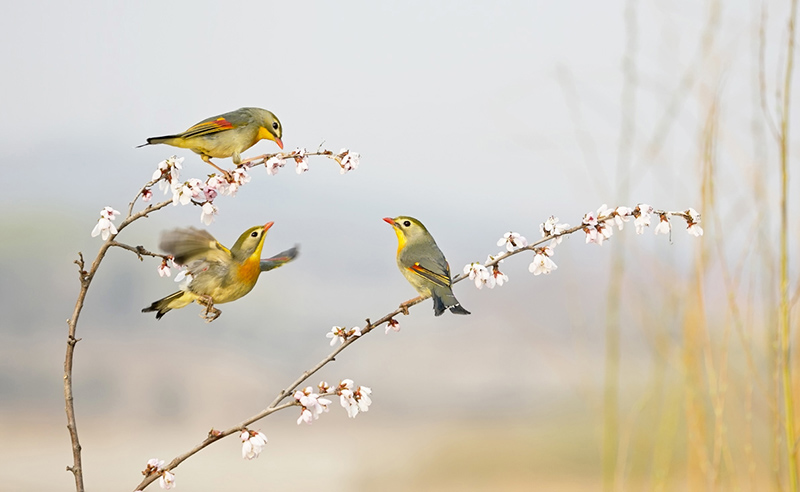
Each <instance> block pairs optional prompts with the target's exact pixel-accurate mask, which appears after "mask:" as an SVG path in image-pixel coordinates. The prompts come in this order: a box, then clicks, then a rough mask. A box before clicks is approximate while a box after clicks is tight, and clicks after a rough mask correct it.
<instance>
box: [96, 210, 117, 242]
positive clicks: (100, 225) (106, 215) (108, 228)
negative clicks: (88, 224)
mask: <svg viewBox="0 0 800 492" xmlns="http://www.w3.org/2000/svg"><path fill="white" fill-rule="evenodd" d="M117 215H119V212H118V211H116V210H114V209H113V208H111V207H104V208H103V210H101V211H100V218H99V219H98V220H97V224H95V226H94V229H92V237H97V236H98V235H102V236H101V237H102V238H103V241H105V240H106V239H108V238H109V237H110V236H112V235H116V234H117V233H118V232H119V231H117V228H116V227H115V226H114V223H113V222H112V221H113V220H114V219H115V218H116V216H117Z"/></svg>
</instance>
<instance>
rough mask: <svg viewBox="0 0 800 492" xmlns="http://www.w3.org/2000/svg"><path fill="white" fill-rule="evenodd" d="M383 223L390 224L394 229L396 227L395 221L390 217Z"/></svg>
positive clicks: (384, 219) (385, 218)
mask: <svg viewBox="0 0 800 492" xmlns="http://www.w3.org/2000/svg"><path fill="white" fill-rule="evenodd" d="M383 221H384V222H386V223H387V224H390V225H391V226H392V227H394V219H390V218H389V217H384V218H383Z"/></svg>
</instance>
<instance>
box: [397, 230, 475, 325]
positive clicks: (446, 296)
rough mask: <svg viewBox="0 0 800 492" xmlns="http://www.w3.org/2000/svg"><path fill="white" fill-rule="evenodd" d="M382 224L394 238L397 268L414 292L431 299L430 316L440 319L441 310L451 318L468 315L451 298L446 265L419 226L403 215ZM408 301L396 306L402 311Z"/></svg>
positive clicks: (437, 249)
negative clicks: (448, 312)
mask: <svg viewBox="0 0 800 492" xmlns="http://www.w3.org/2000/svg"><path fill="white" fill-rule="evenodd" d="M383 220H384V222H387V223H389V224H390V225H391V226H392V227H394V232H395V234H397V242H398V245H397V267H398V268H399V269H400V272H401V273H402V274H403V276H405V278H406V280H408V281H409V283H410V284H411V285H412V286H413V287H414V289H416V291H417V292H419V293H420V294H422V295H423V296H427V295H429V296H431V298H432V299H433V312H434V314H435V315H436V316H441V315H442V313H444V311H445V309H450V312H451V313H454V314H471V313H470V312H469V311H467V310H466V309H464V308H463V307H462V306H461V304H460V303H459V302H458V299H456V296H455V295H453V287H452V284H453V280H452V278H451V277H450V265H449V264H448V263H447V259H445V257H444V254H442V251H441V250H440V249H439V247H438V246H437V245H436V241H434V240H433V236H431V234H430V233H429V232H428V230H427V229H426V228H425V226H424V225H422V222H420V221H419V220H417V219H415V218H413V217H406V216H403V215H401V216H399V217H395V218H393V219H392V218H389V217H384V219H383ZM412 301H413V300H412ZM412 301H407V302H405V303H403V304H401V305H400V307H401V308H403V311H407V308H408V304H409V303H410V302H412Z"/></svg>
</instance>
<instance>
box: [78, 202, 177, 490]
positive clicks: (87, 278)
mask: <svg viewBox="0 0 800 492" xmlns="http://www.w3.org/2000/svg"><path fill="white" fill-rule="evenodd" d="M140 193H141V192H140ZM170 203H172V201H171V200H170V201H164V202H162V203H159V204H157V205H151V206H149V207H147V208H145V209H144V210H142V211H140V212H138V213H136V214H131V213H130V209H129V211H128V216H127V217H126V218H125V220H123V221H122V223H121V224H120V226H119V227H118V228H117V231H121V230H122V229H124V228H125V227H126V226H127V225H128V224H130V223H131V222H133V221H134V220H136V219H139V218H141V217H144V216H146V215H147V214H148V213H150V212H154V211H156V210H158V209H161V208H164V207H166V206H167V205H169V204H170ZM118 233H119V232H118ZM115 238H116V235H112V236H111V237H109V238H108V239H107V240H106V241H105V242H104V243H103V245H102V246H100V250H99V251H98V252H97V256H96V257H95V259H94V261H93V262H92V265H91V267H90V269H89V271H88V272H87V271H86V270H85V269H84V268H85V266H86V265H85V263H84V260H83V254H81V253H78V259H77V260H76V261H75V263H76V264H77V265H78V280H79V282H80V286H81V289H80V291H79V292H78V299H77V300H76V301H75V308H74V309H73V311H72V317H70V319H68V320H67V326H68V334H67V352H66V356H65V357H64V403H65V410H66V413H67V430H68V431H69V437H70V440H71V441H72V466H68V467H67V470H68V471H70V472H72V474H73V475H74V477H75V490H77V491H78V492H83V491H84V490H85V489H84V485H83V465H82V462H81V444H80V440H79V439H78V426H77V423H76V419H75V405H74V399H73V395H72V367H73V360H74V355H75V345H76V344H77V343H78V342H79V341H80V338H76V337H75V333H76V330H77V327H78V318H79V317H80V315H81V311H82V310H83V305H84V302H85V300H86V293H87V292H88V291H89V286H90V285H91V283H92V279H94V275H95V273H97V269H98V268H99V267H100V262H101V261H103V257H105V255H106V252H107V251H108V248H110V247H111V246H120V247H126V246H127V245H122V244H121V243H117V242H116V241H115ZM126 249H132V250H134V252H137V251H135V248H131V247H130V246H127V247H126ZM142 250H144V248H142ZM137 254H140V255H141V254H147V252H146V251H145V252H137Z"/></svg>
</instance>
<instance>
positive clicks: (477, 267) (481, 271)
mask: <svg viewBox="0 0 800 492" xmlns="http://www.w3.org/2000/svg"><path fill="white" fill-rule="evenodd" d="M464 274H465V275H466V274H469V279H470V280H473V281H474V282H475V287H477V288H479V289H482V288H483V286H484V285H489V284H491V285H489V288H490V289H491V288H492V287H494V277H492V276H491V274H490V273H489V270H488V269H487V268H486V267H485V266H483V265H482V264H481V263H479V262H477V261H474V262H472V263H470V264H469V265H465V266H464Z"/></svg>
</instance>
